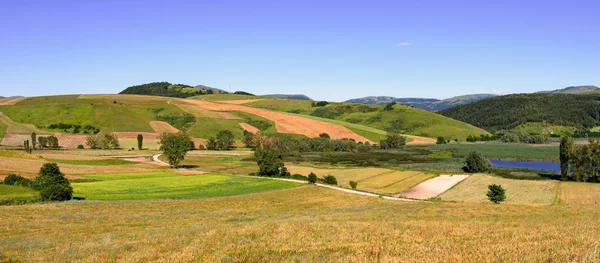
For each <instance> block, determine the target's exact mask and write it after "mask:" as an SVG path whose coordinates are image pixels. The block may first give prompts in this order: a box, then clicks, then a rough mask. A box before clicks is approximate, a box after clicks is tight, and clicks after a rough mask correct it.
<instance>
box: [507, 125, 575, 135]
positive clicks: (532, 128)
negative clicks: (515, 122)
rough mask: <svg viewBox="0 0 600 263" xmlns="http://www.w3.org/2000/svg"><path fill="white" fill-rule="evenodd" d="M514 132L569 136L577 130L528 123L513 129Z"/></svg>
mask: <svg viewBox="0 0 600 263" xmlns="http://www.w3.org/2000/svg"><path fill="white" fill-rule="evenodd" d="M515 130H517V131H522V132H527V133H529V134H545V135H550V134H556V135H571V134H573V133H574V132H575V130H577V129H576V128H575V127H569V126H560V125H551V124H549V123H547V122H528V123H525V124H521V125H519V126H517V127H515Z"/></svg>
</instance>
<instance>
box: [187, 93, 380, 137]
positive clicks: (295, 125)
mask: <svg viewBox="0 0 600 263" xmlns="http://www.w3.org/2000/svg"><path fill="white" fill-rule="evenodd" d="M182 101H183V102H185V103H189V104H193V105H196V106H198V107H202V108H205V109H207V110H213V111H242V112H247V113H251V114H254V115H257V116H260V117H263V118H265V119H268V120H271V121H273V122H274V123H275V128H276V129H277V131H278V132H280V133H293V134H302V135H305V136H307V137H311V138H314V137H318V136H319V134H321V133H327V134H329V136H331V138H332V139H343V138H348V139H354V140H356V141H358V142H367V141H368V142H371V141H369V140H368V139H367V138H365V137H363V136H360V135H358V134H356V133H354V132H352V131H351V130H349V129H348V128H346V127H343V126H340V125H336V124H331V123H326V122H322V121H317V120H311V119H307V118H302V117H298V116H292V115H288V114H284V113H280V112H276V111H270V110H265V109H257V108H252V107H247V106H242V105H235V104H223V103H214V102H208V101H201V100H182Z"/></svg>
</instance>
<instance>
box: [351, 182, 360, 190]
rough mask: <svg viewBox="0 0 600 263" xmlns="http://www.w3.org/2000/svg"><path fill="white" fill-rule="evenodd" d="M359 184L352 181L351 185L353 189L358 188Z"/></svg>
mask: <svg viewBox="0 0 600 263" xmlns="http://www.w3.org/2000/svg"><path fill="white" fill-rule="evenodd" d="M357 186H358V182H356V181H350V187H352V189H356V187H357Z"/></svg>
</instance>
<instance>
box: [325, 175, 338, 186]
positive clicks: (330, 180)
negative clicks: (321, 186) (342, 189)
mask: <svg viewBox="0 0 600 263" xmlns="http://www.w3.org/2000/svg"><path fill="white" fill-rule="evenodd" d="M323 183H326V184H332V185H337V179H336V178H335V176H333V175H328V176H325V177H323Z"/></svg>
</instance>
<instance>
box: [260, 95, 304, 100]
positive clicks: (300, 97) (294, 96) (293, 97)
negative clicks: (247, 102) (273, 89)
mask: <svg viewBox="0 0 600 263" xmlns="http://www.w3.org/2000/svg"><path fill="white" fill-rule="evenodd" d="M261 97H267V98H276V99H288V100H312V99H311V98H309V97H308V96H306V95H304V94H268V95H261Z"/></svg>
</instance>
